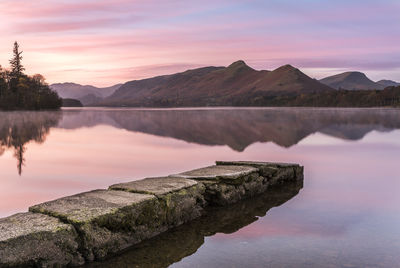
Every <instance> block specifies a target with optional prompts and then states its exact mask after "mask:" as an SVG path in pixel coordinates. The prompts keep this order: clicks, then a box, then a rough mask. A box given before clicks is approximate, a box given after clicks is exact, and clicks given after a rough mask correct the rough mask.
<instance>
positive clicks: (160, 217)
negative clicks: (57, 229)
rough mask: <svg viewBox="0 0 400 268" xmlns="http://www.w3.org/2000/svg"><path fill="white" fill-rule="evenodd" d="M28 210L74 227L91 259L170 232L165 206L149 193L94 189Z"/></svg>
mask: <svg viewBox="0 0 400 268" xmlns="http://www.w3.org/2000/svg"><path fill="white" fill-rule="evenodd" d="M29 210H30V211H32V212H37V213H43V214H47V215H51V216H54V217H58V218H60V219H62V220H64V221H66V222H68V223H71V224H73V225H74V226H75V228H76V229H77V230H78V232H79V233H80V234H81V237H82V240H83V241H82V249H81V250H82V251H83V253H84V255H85V257H86V258H87V259H88V260H93V259H101V258H104V257H105V256H106V255H108V254H110V253H115V252H118V251H120V250H122V249H124V248H126V247H128V246H131V245H133V244H135V243H138V242H140V241H142V240H144V239H147V238H150V237H152V236H154V235H157V234H159V233H160V232H162V231H165V230H166V229H167V227H166V226H165V224H164V222H165V214H164V213H163V208H162V206H160V203H159V202H158V200H157V198H156V197H155V196H153V195H146V194H137V193H128V192H123V191H107V190H95V191H91V192H86V193H81V194H78V195H74V196H68V197H64V198H61V199H57V200H54V201H50V202H46V203H43V204H40V205H36V206H33V207H31V208H29Z"/></svg>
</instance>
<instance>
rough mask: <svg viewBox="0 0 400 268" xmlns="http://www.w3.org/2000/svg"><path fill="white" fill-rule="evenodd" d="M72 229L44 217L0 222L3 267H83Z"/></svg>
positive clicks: (24, 216)
mask: <svg viewBox="0 0 400 268" xmlns="http://www.w3.org/2000/svg"><path fill="white" fill-rule="evenodd" d="M77 241H78V235H77V233H76V231H75V229H74V227H73V226H72V225H69V224H64V223H62V222H60V220H58V219H56V218H53V217H49V216H47V215H43V214H35V213H30V212H28V213H19V214H16V215H13V216H10V217H7V218H3V219H0V267H15V266H19V267H26V266H35V267H53V266H56V265H58V266H60V265H62V266H67V265H80V264H83V262H84V259H83V258H82V256H81V255H80V254H79V253H78V246H79V245H78V242H77Z"/></svg>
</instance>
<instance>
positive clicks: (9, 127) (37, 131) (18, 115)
mask: <svg viewBox="0 0 400 268" xmlns="http://www.w3.org/2000/svg"><path fill="white" fill-rule="evenodd" d="M60 118H61V113H59V112H1V113H0V155H2V154H3V153H4V151H5V150H6V149H11V148H12V149H14V156H15V158H17V161H18V164H17V168H18V173H19V174H20V175H21V173H22V167H23V166H24V164H25V158H24V153H25V152H26V149H27V148H26V144H27V143H28V142H30V141H34V142H37V143H43V142H44V140H45V138H46V136H47V134H48V133H49V130H50V128H51V127H53V126H55V125H57V123H58V121H59V120H60Z"/></svg>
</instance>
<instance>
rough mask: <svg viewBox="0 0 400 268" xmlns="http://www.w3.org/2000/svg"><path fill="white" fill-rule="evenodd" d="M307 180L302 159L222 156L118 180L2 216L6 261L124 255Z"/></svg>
mask: <svg viewBox="0 0 400 268" xmlns="http://www.w3.org/2000/svg"><path fill="white" fill-rule="evenodd" d="M293 181H295V182H296V181H297V182H299V181H303V167H302V166H300V165H297V164H285V163H268V162H244V161H238V162H235V161H230V162H227V161H217V162H216V165H214V166H210V167H205V168H200V169H196V170H192V171H187V172H183V173H179V174H174V175H170V176H167V177H158V178H146V179H143V180H138V181H132V182H127V183H121V184H115V185H112V186H110V187H109V189H102V190H94V191H90V192H85V193H80V194H77V195H73V196H68V197H64V198H60V199H57V200H54V201H50V202H46V203H42V204H38V205H35V206H32V207H30V208H29V212H27V213H19V214H16V215H13V216H10V217H7V218H3V219H0V267H19V266H33V267H52V266H78V265H82V264H84V263H86V262H91V261H95V260H102V259H105V258H106V257H108V256H111V255H114V254H117V253H119V252H121V251H123V250H125V249H127V248H128V247H131V246H133V245H135V244H138V243H139V242H142V241H144V240H146V239H149V238H152V237H155V236H157V235H159V234H161V233H163V232H165V231H167V230H168V229H171V228H174V227H177V226H180V225H182V224H184V223H187V222H189V221H192V220H194V219H196V218H199V217H201V216H206V215H207V211H209V210H208V209H207V208H210V207H222V206H228V205H231V204H233V203H236V202H238V201H240V200H242V199H248V198H251V197H255V196H260V195H262V193H267V189H268V188H270V187H271V186H274V185H277V184H282V185H283V187H284V183H289V182H293Z"/></svg>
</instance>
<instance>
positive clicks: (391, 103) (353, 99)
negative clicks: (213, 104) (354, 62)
mask: <svg viewBox="0 0 400 268" xmlns="http://www.w3.org/2000/svg"><path fill="white" fill-rule="evenodd" d="M233 104H234V105H237V106H276V107H285V106H287V107H400V86H398V87H387V88H385V89H384V90H343V89H341V90H331V91H325V92H319V93H308V94H291V95H267V96H249V98H248V99H240V100H236V101H235V102H234V103H233Z"/></svg>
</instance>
